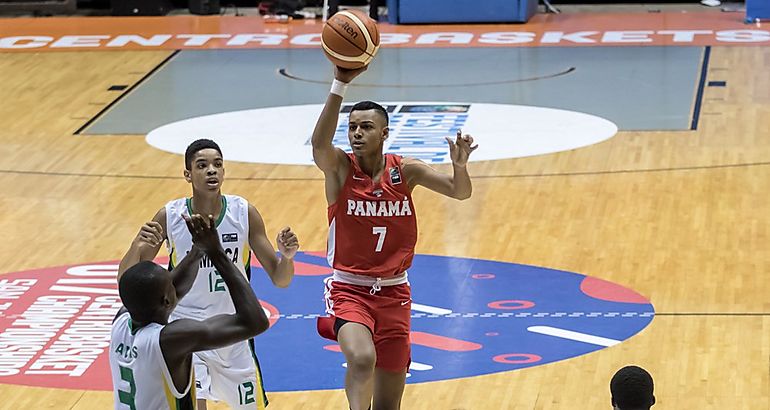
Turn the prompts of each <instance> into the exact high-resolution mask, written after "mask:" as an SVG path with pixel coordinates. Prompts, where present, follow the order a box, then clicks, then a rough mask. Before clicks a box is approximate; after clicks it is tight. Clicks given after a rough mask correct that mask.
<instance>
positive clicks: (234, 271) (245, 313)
mask: <svg viewBox="0 0 770 410" xmlns="http://www.w3.org/2000/svg"><path fill="white" fill-rule="evenodd" d="M208 256H209V258H210V259H211V262H212V263H213V264H214V267H215V268H216V269H217V271H218V272H219V275H220V276H222V279H223V280H224V281H225V285H227V289H228V290H229V291H230V297H231V298H232V299H233V305H234V306H235V316H236V317H237V318H238V320H240V321H241V322H242V323H243V324H244V325H246V326H249V327H254V329H257V328H261V327H262V326H264V323H266V322H267V317H266V316H265V312H264V311H263V310H262V305H260V304H259V301H258V300H257V296H256V295H255V294H254V291H253V290H252V289H251V285H250V284H249V281H248V280H246V277H245V276H243V274H241V272H240V271H239V270H238V268H236V267H235V264H234V263H233V262H232V261H231V260H230V259H229V258H228V257H227V255H225V253H224V251H223V250H221V249H220V250H218V251H216V252H211V253H208Z"/></svg>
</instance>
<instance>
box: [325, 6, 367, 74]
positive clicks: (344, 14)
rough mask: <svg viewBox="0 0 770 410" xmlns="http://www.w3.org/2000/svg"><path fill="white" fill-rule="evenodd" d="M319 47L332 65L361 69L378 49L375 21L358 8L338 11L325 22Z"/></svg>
mask: <svg viewBox="0 0 770 410" xmlns="http://www.w3.org/2000/svg"><path fill="white" fill-rule="evenodd" d="M321 46H322V47H323V50H324V53H325V54H326V57H327V58H329V60H331V62H332V63H334V64H335V65H337V66H340V67H342V68H348V69H356V68H361V67H363V66H365V65H368V64H369V63H370V62H371V61H372V59H373V58H374V55H375V54H377V50H378V49H379V48H380V31H379V29H378V28H377V22H375V21H374V20H372V19H371V18H369V16H367V15H366V14H365V13H363V12H361V11H359V10H344V11H340V12H338V13H336V14H334V15H333V16H331V17H330V18H329V20H327V21H326V24H324V27H323V32H322V33H321Z"/></svg>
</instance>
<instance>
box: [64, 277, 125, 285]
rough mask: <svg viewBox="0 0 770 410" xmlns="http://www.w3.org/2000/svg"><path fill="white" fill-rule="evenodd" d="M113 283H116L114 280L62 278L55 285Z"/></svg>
mask: <svg viewBox="0 0 770 410" xmlns="http://www.w3.org/2000/svg"><path fill="white" fill-rule="evenodd" d="M115 283H117V281H116V280H115V278H110V279H98V278H83V279H80V278H63V279H59V280H57V281H56V284H57V285H114V284H115Z"/></svg>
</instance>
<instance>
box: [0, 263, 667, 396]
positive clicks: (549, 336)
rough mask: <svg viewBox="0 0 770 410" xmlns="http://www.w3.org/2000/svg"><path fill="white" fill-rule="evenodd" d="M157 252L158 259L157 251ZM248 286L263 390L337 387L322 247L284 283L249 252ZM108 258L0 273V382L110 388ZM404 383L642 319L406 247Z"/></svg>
mask: <svg viewBox="0 0 770 410" xmlns="http://www.w3.org/2000/svg"><path fill="white" fill-rule="evenodd" d="M159 262H162V261H159ZM252 263H254V264H255V265H253V266H252V286H253V287H254V288H255V291H256V293H257V295H258V296H259V297H260V300H261V301H262V304H263V307H264V308H265V309H266V311H267V312H268V313H269V317H270V323H271V328H270V330H268V331H267V332H265V333H264V334H262V335H260V336H258V337H257V338H256V339H255V349H256V352H257V356H258V357H259V360H260V363H261V366H262V370H263V374H264V378H265V387H266V389H267V390H268V391H298V390H318V389H338V388H341V387H342V386H343V384H344V374H345V368H344V357H343V355H342V353H341V352H340V349H339V346H338V345H337V344H335V343H332V342H330V341H328V340H326V339H322V338H321V337H320V336H318V335H317V334H316V331H315V321H316V319H317V318H318V317H319V316H320V315H322V314H323V310H324V303H323V297H322V294H323V282H322V281H323V278H324V277H326V276H328V275H329V274H330V273H331V270H330V269H329V267H328V266H327V265H326V259H325V253H323V252H300V253H298V254H297V256H296V258H295V269H296V274H297V276H296V277H295V279H294V281H293V282H292V285H291V286H290V287H289V288H288V289H279V288H275V287H274V286H273V285H272V284H271V282H270V280H269V278H268V277H267V275H266V274H265V272H264V271H263V270H262V269H261V268H260V267H259V266H258V265H256V260H252ZM116 273H117V263H115V262H108V263H101V264H87V265H77V266H65V267H57V268H47V269H40V270H34V271H26V272H17V273H9V274H3V275H2V276H0V384H18V385H29V386H42V387H59V388H73V389H84V388H86V386H87V388H89V389H96V390H110V389H111V381H110V377H109V363H108V352H107V349H108V348H109V337H110V327H111V323H112V319H113V317H114V315H115V313H116V312H117V310H118V308H119V307H120V301H119V300H118V297H117V290H116V289H115V275H116ZM409 281H410V283H411V285H412V290H413V304H412V333H411V343H412V364H411V366H410V369H409V376H408V377H409V379H408V381H409V383H416V382H429V381H437V380H446V379H453V378H462V377H470V376H477V375H483V374H490V373H497V372H505V371H513V370H516V369H521V368H525V367H531V366H537V365H541V364H546V363H551V362H555V361H560V360H564V359H568V358H571V357H575V356H579V355H583V354H587V353H590V352H593V351H596V350H599V349H602V348H605V347H608V346H612V345H615V344H618V343H621V342H622V341H623V340H625V339H628V338H629V337H632V336H633V335H634V334H636V333H638V332H639V331H641V330H642V329H644V328H645V327H646V326H647V325H648V324H649V323H650V322H651V321H652V319H653V316H654V310H653V307H652V305H651V304H650V303H649V301H648V300H647V299H646V298H644V297H643V296H641V295H639V294H637V293H636V292H634V291H632V290H630V289H626V288H623V287H621V286H619V285H616V284H613V283H610V282H606V281H603V280H599V279H595V278H591V277H587V276H584V275H580V274H577V273H572V272H565V271H558V270H553V269H547V268H540V267H534V266H526V265H518V264H513V263H504V262H496V261H489V260H478V259H467V258H453V257H445V256H432V255H417V256H416V257H415V259H414V264H413V266H412V268H411V269H410V270H409Z"/></svg>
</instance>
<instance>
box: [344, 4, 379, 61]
mask: <svg viewBox="0 0 770 410" xmlns="http://www.w3.org/2000/svg"><path fill="white" fill-rule="evenodd" d="M340 13H341V14H342V15H345V16H347V17H348V18H349V19H350V21H352V22H353V24H355V25H356V26H358V29H359V30H361V33H362V34H363V35H364V38H365V39H366V50H361V51H363V52H364V53H366V54H369V55H373V54H374V52H375V51H377V45H375V44H374V40H372V36H371V34H369V29H368V28H367V27H366V24H364V22H363V21H361V19H360V18H358V16H356V15H355V14H353V13H351V12H349V11H341V12H340ZM370 44H371V45H372V46H371V47H369V45H370Z"/></svg>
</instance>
